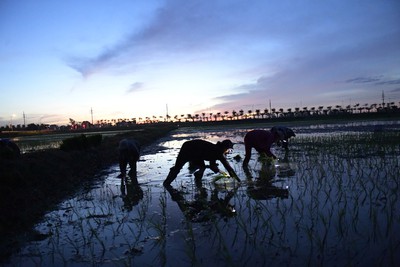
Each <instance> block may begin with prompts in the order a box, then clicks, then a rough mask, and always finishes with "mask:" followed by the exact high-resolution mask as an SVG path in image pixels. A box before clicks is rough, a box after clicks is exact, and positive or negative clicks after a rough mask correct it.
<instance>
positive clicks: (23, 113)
mask: <svg viewBox="0 0 400 267" xmlns="http://www.w3.org/2000/svg"><path fill="white" fill-rule="evenodd" d="M22 117H23V118H24V128H25V126H26V123H25V112H24V111H22Z"/></svg>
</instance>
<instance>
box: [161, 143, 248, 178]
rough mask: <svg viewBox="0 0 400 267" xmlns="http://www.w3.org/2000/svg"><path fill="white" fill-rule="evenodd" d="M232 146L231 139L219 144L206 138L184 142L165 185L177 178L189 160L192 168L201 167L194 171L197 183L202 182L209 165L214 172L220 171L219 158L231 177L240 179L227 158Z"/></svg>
mask: <svg viewBox="0 0 400 267" xmlns="http://www.w3.org/2000/svg"><path fill="white" fill-rule="evenodd" d="M232 148H233V143H232V142H231V141H230V140H224V141H222V142H217V144H213V143H210V142H208V141H204V140H191V141H187V142H185V143H183V145H182V147H181V149H180V151H179V154H178V157H177V159H176V162H175V166H174V167H172V168H171V169H170V172H169V174H168V176H167V178H166V179H165V181H164V183H163V184H164V186H167V185H170V184H171V183H172V181H173V180H175V178H176V176H177V175H178V173H179V172H180V170H181V169H182V167H183V166H184V165H185V164H186V163H187V162H190V163H191V168H198V169H199V170H198V171H197V172H195V173H194V176H195V182H196V184H201V179H202V178H203V174H204V171H205V169H206V168H207V167H208V168H210V169H211V170H212V171H213V172H214V173H217V172H219V169H218V164H217V160H219V161H220V162H221V163H222V165H224V167H225V169H226V170H227V171H228V173H229V175H230V176H231V177H234V178H235V179H236V180H238V181H240V179H239V178H238V176H237V175H236V173H235V171H234V170H233V169H232V167H231V166H230V165H229V163H228V161H227V160H226V158H225V154H226V153H227V152H228V151H229V149H232ZM205 160H207V161H209V162H210V165H205V163H204V161H205Z"/></svg>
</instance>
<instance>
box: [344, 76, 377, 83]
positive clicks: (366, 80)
mask: <svg viewBox="0 0 400 267" xmlns="http://www.w3.org/2000/svg"><path fill="white" fill-rule="evenodd" d="M381 78H382V76H379V77H356V78H353V79H349V80H346V81H345V82H346V83H371V82H377V81H380V80H381Z"/></svg>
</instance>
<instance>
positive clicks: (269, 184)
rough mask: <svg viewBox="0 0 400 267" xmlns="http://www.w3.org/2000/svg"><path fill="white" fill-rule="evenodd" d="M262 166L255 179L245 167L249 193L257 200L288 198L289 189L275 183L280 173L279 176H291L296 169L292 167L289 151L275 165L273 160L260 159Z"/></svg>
mask: <svg viewBox="0 0 400 267" xmlns="http://www.w3.org/2000/svg"><path fill="white" fill-rule="evenodd" d="M260 162H261V168H260V169H259V170H258V177H257V178H256V179H253V175H252V173H251V171H250V169H249V168H248V167H246V168H243V170H244V173H245V174H246V177H247V194H248V195H249V197H251V198H253V199H256V200H267V199H271V198H277V197H279V198H288V196H289V190H288V189H287V188H281V187H277V186H275V185H273V182H274V178H275V176H276V175H277V173H278V177H290V176H293V175H294V174H295V171H294V170H293V169H291V168H290V164H289V160H288V152H286V153H285V157H284V159H281V160H280V161H279V162H280V164H279V165H277V166H275V165H274V164H273V163H272V162H269V161H266V160H260Z"/></svg>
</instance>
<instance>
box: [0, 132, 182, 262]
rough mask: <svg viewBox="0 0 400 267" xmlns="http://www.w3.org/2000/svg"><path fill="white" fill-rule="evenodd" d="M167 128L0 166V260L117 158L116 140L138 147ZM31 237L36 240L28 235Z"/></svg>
mask: <svg viewBox="0 0 400 267" xmlns="http://www.w3.org/2000/svg"><path fill="white" fill-rule="evenodd" d="M174 128H175V127H174V126H171V125H155V126H145V127H143V128H139V129H137V130H135V131H132V132H129V133H125V134H121V135H117V136H113V137H107V138H104V139H103V141H102V143H101V145H100V146H98V147H95V148H89V149H86V150H83V151H69V152H66V151H62V150H59V149H53V150H46V151H39V152H35V153H29V154H24V155H22V156H21V157H20V158H18V159H13V160H11V159H4V160H1V162H0V183H1V187H0V236H1V241H0V242H1V243H0V253H1V254H0V259H4V258H6V257H7V256H8V255H10V253H12V251H14V250H15V249H17V248H18V247H19V241H18V240H19V239H26V236H25V237H24V236H23V235H25V234H23V233H26V232H29V230H30V229H31V228H32V226H33V225H34V224H35V223H37V222H38V221H39V220H40V219H41V218H42V216H43V215H44V214H45V212H46V211H48V210H50V209H51V208H52V207H54V206H55V205H57V204H58V203H59V202H60V201H62V200H63V199H65V198H66V197H68V196H70V195H71V194H73V193H74V192H75V191H76V190H77V189H78V188H79V187H80V186H81V185H82V184H84V183H85V182H89V180H90V179H93V177H94V176H95V175H96V174H97V173H99V172H100V171H101V170H102V169H104V168H106V167H107V166H109V165H111V164H113V163H116V162H117V159H118V153H117V146H118V142H119V140H121V139H122V138H126V137H129V138H135V139H137V140H138V141H139V142H140V143H141V144H142V145H143V146H146V145H148V144H150V143H152V142H153V141H155V140H156V139H158V138H160V137H162V136H164V135H166V134H167V133H168V132H170V131H171V130H173V129H174ZM31 238H33V239H35V238H39V239H40V237H38V236H35V235H34V234H33V235H32V236H31Z"/></svg>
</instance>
